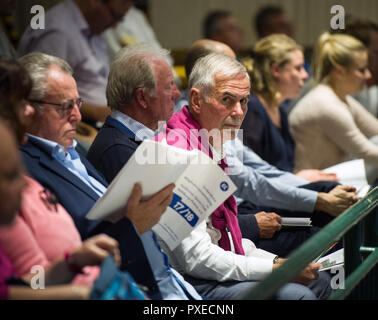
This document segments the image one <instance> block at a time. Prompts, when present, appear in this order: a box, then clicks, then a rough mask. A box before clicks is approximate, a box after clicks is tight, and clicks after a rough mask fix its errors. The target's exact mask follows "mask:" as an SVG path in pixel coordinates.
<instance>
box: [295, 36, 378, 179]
mask: <svg viewBox="0 0 378 320" xmlns="http://www.w3.org/2000/svg"><path fill="white" fill-rule="evenodd" d="M367 66H368V51H367V49H366V47H365V46H364V45H363V44H362V42H360V41H359V40H357V39H356V38H354V37H352V36H350V35H345V34H333V35H331V34H329V33H327V32H326V33H324V34H322V35H321V36H320V38H319V40H318V43H317V47H316V49H315V60H314V78H315V81H316V83H317V85H316V86H315V88H313V89H312V90H311V91H310V92H309V93H308V94H307V95H305V96H304V97H303V98H302V99H301V100H300V101H299V102H298V104H297V105H296V106H295V107H294V109H293V110H292V112H291V113H290V118H289V122H290V129H291V133H292V134H293V137H294V139H295V141H296V145H297V147H296V155H295V168H296V169H297V170H299V169H305V168H318V169H323V168H327V167H329V166H332V165H334V164H337V163H339V162H343V161H345V160H347V157H348V156H349V157H353V158H363V159H364V160H365V162H366V163H367V164H370V165H371V166H374V167H375V168H378V145H376V144H374V143H373V142H372V141H373V140H374V136H376V135H378V119H376V118H375V117H373V116H372V115H371V114H369V112H368V111H366V109H365V108H364V107H363V106H362V105H361V104H360V103H359V102H357V101H356V100H355V99H354V98H352V97H351V96H350V94H352V93H357V92H359V91H361V90H362V89H363V87H364V85H365V82H366V81H367V80H368V79H369V78H370V77H371V74H370V72H369V69H368V67H367ZM369 139H371V140H369ZM374 174H376V173H374ZM370 178H371V177H370ZM373 180H374V177H373Z"/></svg>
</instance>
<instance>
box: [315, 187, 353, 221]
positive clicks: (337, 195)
mask: <svg viewBox="0 0 378 320" xmlns="http://www.w3.org/2000/svg"><path fill="white" fill-rule="evenodd" d="M357 201H358V197H357V194H356V188H355V187H352V186H342V185H340V186H337V187H335V188H333V189H332V190H331V191H330V192H328V193H324V192H319V193H318V199H317V201H316V204H315V209H316V210H320V211H324V212H327V213H329V214H330V215H332V216H334V217H336V216H338V215H339V214H341V213H343V212H344V211H345V210H346V209H348V208H349V207H350V206H352V205H353V204H355V203H356V202H357Z"/></svg>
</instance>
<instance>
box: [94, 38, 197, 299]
mask: <svg viewBox="0 0 378 320" xmlns="http://www.w3.org/2000/svg"><path fill="white" fill-rule="evenodd" d="M167 55H168V51H167V50H163V49H158V50H157V49H153V48H152V47H151V46H148V45H146V44H136V45H131V46H128V47H126V48H124V49H121V50H120V51H119V52H118V54H117V55H116V57H115V59H114V61H113V63H112V64H111V66H110V73H109V79H108V85H107V88H106V96H107V99H108V104H109V106H110V107H111V108H112V110H113V112H112V115H111V116H109V117H108V118H107V119H106V121H105V124H104V126H103V127H102V128H101V130H100V131H99V133H98V135H97V137H96V139H95V140H94V142H93V143H92V145H91V148H90V149H89V152H88V155H87V157H88V160H89V161H91V162H92V164H93V165H94V166H95V167H96V168H97V169H98V170H99V171H100V172H101V173H102V174H103V175H104V176H105V178H106V179H107V180H108V182H109V183H110V182H111V181H112V180H113V178H114V177H115V176H116V175H117V173H118V172H119V171H120V170H121V169H122V167H123V166H124V164H125V163H126V162H127V161H128V160H129V158H130V157H131V156H132V155H133V153H134V152H135V150H136V149H137V148H138V146H139V144H140V143H141V142H142V141H143V140H145V139H149V138H153V137H154V135H155V131H156V130H157V129H158V122H159V121H167V120H169V118H170V117H171V116H172V113H173V107H174V99H175V98H178V97H179V96H180V93H179V91H178V89H177V87H176V85H175V83H174V77H173V74H172V71H171V68H170V66H169V65H168V63H167V61H166V59H167ZM141 240H142V243H143V246H144V249H145V251H146V254H147V257H148V261H149V263H150V265H151V267H152V271H153V273H154V275H155V279H156V280H157V285H158V287H159V290H160V292H161V294H162V297H163V299H179V300H181V299H201V297H200V296H199V294H198V293H197V292H196V291H195V289H194V288H193V287H192V286H191V285H190V284H189V283H188V282H186V281H185V280H184V279H183V278H182V276H181V275H180V274H179V273H178V272H177V271H176V270H174V269H173V268H171V267H170V265H169V260H168V257H167V256H166V254H165V253H164V252H163V251H162V250H161V248H160V246H159V244H158V242H157V237H156V235H155V233H154V232H153V231H152V230H149V231H147V232H145V233H144V234H142V235H141Z"/></svg>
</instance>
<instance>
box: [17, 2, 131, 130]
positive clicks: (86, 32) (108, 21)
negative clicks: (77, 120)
mask: <svg viewBox="0 0 378 320" xmlns="http://www.w3.org/2000/svg"><path fill="white" fill-rule="evenodd" d="M130 6H131V3H130V2H129V1H117V0H108V1H87V0H64V1H61V2H60V3H58V4H57V5H55V6H54V7H52V8H51V9H49V10H48V11H47V12H46V16H45V24H46V26H47V27H46V28H45V29H37V30H35V29H33V28H31V26H29V27H28V28H27V29H26V31H25V32H24V34H23V36H22V37H21V40H20V43H19V47H18V55H19V56H23V55H25V54H27V53H29V52H33V51H39V52H43V53H46V54H51V55H53V56H57V57H60V58H62V59H63V60H65V61H67V62H68V63H69V65H70V66H71V68H72V69H73V74H74V76H75V79H76V81H77V85H78V90H79V93H80V96H81V97H82V98H83V100H84V103H83V107H82V111H81V112H82V113H83V118H84V120H86V121H88V122H90V123H91V124H93V125H95V124H96V122H97V121H100V122H103V121H104V120H105V118H106V116H107V115H108V114H109V109H108V108H107V107H106V98H105V88H106V81H107V77H108V73H109V61H108V52H107V45H106V42H105V40H104V39H103V38H102V36H101V33H102V32H103V31H104V30H106V29H107V28H109V27H111V26H115V25H116V24H117V23H118V21H120V20H121V19H122V17H123V16H124V14H125V13H126V12H127V10H128V9H129V7H130Z"/></svg>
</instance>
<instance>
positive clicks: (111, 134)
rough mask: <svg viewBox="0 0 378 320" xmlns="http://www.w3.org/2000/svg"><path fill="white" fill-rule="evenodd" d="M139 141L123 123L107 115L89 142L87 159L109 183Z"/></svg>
mask: <svg viewBox="0 0 378 320" xmlns="http://www.w3.org/2000/svg"><path fill="white" fill-rule="evenodd" d="M141 142H142V141H138V140H135V138H134V134H133V133H132V132H131V131H129V130H128V128H126V127H125V126H123V124H121V123H120V122H118V121H117V120H115V119H113V118H111V117H108V118H107V119H106V121H105V123H104V125H103V127H102V128H101V130H100V131H99V132H98V134H97V136H96V138H95V140H94V141H93V143H92V144H91V147H90V148H89V150H88V153H87V159H88V160H89V161H90V162H91V163H92V165H93V166H94V167H95V168H96V169H97V170H98V171H99V172H101V173H102V174H103V175H104V177H105V179H106V180H107V181H108V183H110V182H111V181H112V180H113V179H114V178H115V176H116V175H117V174H118V172H119V171H120V170H121V169H122V167H123V166H124V165H125V163H126V162H127V161H128V160H129V159H130V157H131V156H132V155H133V153H134V152H135V150H136V149H137V148H138V146H139V145H140V144H141ZM109 155H111V156H109Z"/></svg>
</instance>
